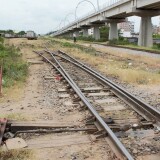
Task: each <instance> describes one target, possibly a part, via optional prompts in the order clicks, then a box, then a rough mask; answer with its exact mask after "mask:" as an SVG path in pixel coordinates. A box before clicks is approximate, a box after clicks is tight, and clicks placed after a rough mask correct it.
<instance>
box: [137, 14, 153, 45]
mask: <svg viewBox="0 0 160 160" xmlns="http://www.w3.org/2000/svg"><path fill="white" fill-rule="evenodd" d="M152 33H153V31H152V21H151V17H142V18H141V26H140V32H139V39H138V45H139V46H145V47H152V46H153V38H152Z"/></svg>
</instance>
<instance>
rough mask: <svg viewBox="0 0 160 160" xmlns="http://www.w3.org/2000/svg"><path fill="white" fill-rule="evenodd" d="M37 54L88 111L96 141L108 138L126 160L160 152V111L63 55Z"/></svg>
mask: <svg viewBox="0 0 160 160" xmlns="http://www.w3.org/2000/svg"><path fill="white" fill-rule="evenodd" d="M36 53H38V54H39V55H40V56H42V57H43V58H44V59H45V61H47V62H49V63H50V64H51V65H52V66H53V67H54V68H55V69H56V70H57V71H58V72H59V73H60V75H61V76H62V77H63V78H64V79H65V80H66V81H67V82H68V84H69V86H70V87H71V88H72V93H74V92H75V93H76V94H77V95H78V97H79V98H80V100H81V101H82V102H83V104H84V105H85V106H86V107H87V108H88V109H89V111H90V113H91V115H92V116H91V117H88V121H87V122H86V124H94V125H95V126H96V127H97V128H98V130H99V131H98V132H96V133H95V134H96V135H97V138H101V137H104V136H107V135H108V137H109V138H110V139H111V140H112V142H113V144H114V145H115V146H116V148H117V149H118V150H119V151H120V153H121V155H122V157H125V158H127V159H129V160H131V159H136V157H137V156H143V155H151V154H157V153H159V152H160V150H159V148H160V144H159V140H160V138H159V136H160V133H159V127H160V123H159V122H160V112H159V111H157V110H156V109H154V108H153V107H152V106H149V105H148V104H146V103H144V102H142V101H141V100H139V99H138V98H136V97H135V96H133V95H131V94H130V93H128V92H127V91H125V90H124V89H123V88H121V87H119V86H118V85H116V84H115V83H113V82H111V81H110V80H109V79H107V78H105V77H103V76H102V75H100V74H99V73H98V72H96V71H94V70H92V69H91V68H89V67H87V66H86V65H84V64H82V63H81V62H79V61H77V60H75V59H74V58H72V57H70V56H69V55H67V54H66V53H64V52H62V51H58V52H56V53H55V52H51V51H49V50H48V49H46V50H45V51H43V52H36ZM46 53H48V54H49V55H50V56H51V57H50V59H48V58H46V57H45V56H44V54H46ZM47 57H48V56H47Z"/></svg>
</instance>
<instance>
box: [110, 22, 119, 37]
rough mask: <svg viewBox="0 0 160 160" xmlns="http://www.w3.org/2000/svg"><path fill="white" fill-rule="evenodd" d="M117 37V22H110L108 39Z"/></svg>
mask: <svg viewBox="0 0 160 160" xmlns="http://www.w3.org/2000/svg"><path fill="white" fill-rule="evenodd" d="M112 39H118V27H117V22H110V29H109V40H112Z"/></svg>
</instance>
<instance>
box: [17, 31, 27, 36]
mask: <svg viewBox="0 0 160 160" xmlns="http://www.w3.org/2000/svg"><path fill="white" fill-rule="evenodd" d="M25 34H26V32H25V31H20V32H18V35H21V36H22V35H25Z"/></svg>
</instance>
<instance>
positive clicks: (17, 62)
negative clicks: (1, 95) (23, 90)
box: [0, 38, 28, 87]
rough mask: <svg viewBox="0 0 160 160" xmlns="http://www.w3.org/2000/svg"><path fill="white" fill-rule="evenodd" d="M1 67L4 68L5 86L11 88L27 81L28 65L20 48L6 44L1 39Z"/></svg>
mask: <svg viewBox="0 0 160 160" xmlns="http://www.w3.org/2000/svg"><path fill="white" fill-rule="evenodd" d="M0 66H2V68H3V86H4V87H10V86H12V85H14V84H15V83H16V82H17V81H25V79H26V76H27V73H28V64H27V63H26V62H24V61H23V60H22V55H21V53H20V50H19V48H16V47H14V46H9V45H5V44H4V39H2V38H0Z"/></svg>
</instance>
